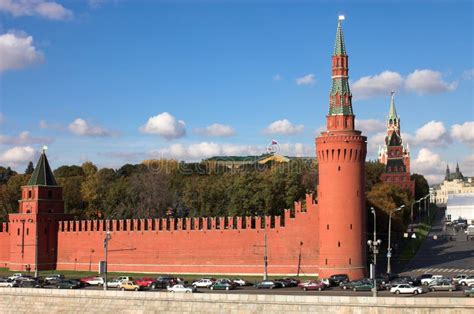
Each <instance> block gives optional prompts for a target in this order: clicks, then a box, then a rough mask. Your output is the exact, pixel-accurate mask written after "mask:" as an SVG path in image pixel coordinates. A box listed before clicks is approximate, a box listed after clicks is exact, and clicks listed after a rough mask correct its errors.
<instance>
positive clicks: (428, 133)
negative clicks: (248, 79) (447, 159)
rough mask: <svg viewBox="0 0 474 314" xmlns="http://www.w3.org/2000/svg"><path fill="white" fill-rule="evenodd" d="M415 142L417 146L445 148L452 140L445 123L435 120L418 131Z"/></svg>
mask: <svg viewBox="0 0 474 314" xmlns="http://www.w3.org/2000/svg"><path fill="white" fill-rule="evenodd" d="M415 142H416V144H417V145H425V146H444V145H446V144H448V143H450V142H451V138H450V136H449V133H448V132H447V130H446V128H445V127H444V124H443V122H441V121H434V120H433V121H430V122H428V123H426V124H425V125H423V126H422V127H421V128H419V129H418V130H416V133H415Z"/></svg>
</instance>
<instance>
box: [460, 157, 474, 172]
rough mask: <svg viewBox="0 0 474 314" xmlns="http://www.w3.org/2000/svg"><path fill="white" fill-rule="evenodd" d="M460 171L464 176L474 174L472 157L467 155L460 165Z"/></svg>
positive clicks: (473, 158) (473, 159)
mask: <svg viewBox="0 0 474 314" xmlns="http://www.w3.org/2000/svg"><path fill="white" fill-rule="evenodd" d="M459 167H461V171H462V172H464V173H465V174H471V173H473V172H474V155H469V156H467V157H466V158H465V159H464V160H463V161H462V162H461V165H460V166H459Z"/></svg>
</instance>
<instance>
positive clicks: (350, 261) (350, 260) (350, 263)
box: [349, 257, 352, 265]
mask: <svg viewBox="0 0 474 314" xmlns="http://www.w3.org/2000/svg"><path fill="white" fill-rule="evenodd" d="M349 265H352V259H351V258H350V257H349Z"/></svg>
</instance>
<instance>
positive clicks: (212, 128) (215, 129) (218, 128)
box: [195, 123, 235, 137]
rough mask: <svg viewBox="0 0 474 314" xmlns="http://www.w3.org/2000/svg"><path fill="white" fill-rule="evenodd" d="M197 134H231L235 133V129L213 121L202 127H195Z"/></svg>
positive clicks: (223, 135) (222, 135)
mask: <svg viewBox="0 0 474 314" xmlns="http://www.w3.org/2000/svg"><path fill="white" fill-rule="evenodd" d="M195 132H196V133H197V134H201V135H206V136H221V137H225V136H232V135H235V130H234V129H233V128H232V127H230V126H228V125H224V124H219V123H214V124H211V125H209V126H207V127H205V128H203V129H196V130H195Z"/></svg>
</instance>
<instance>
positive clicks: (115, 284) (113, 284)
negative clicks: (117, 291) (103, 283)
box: [107, 278, 125, 288]
mask: <svg viewBox="0 0 474 314" xmlns="http://www.w3.org/2000/svg"><path fill="white" fill-rule="evenodd" d="M123 281H125V280H119V279H118V278H116V279H113V280H111V281H108V282H107V288H118V287H119V286H120V284H121V283H122V282H123Z"/></svg>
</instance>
